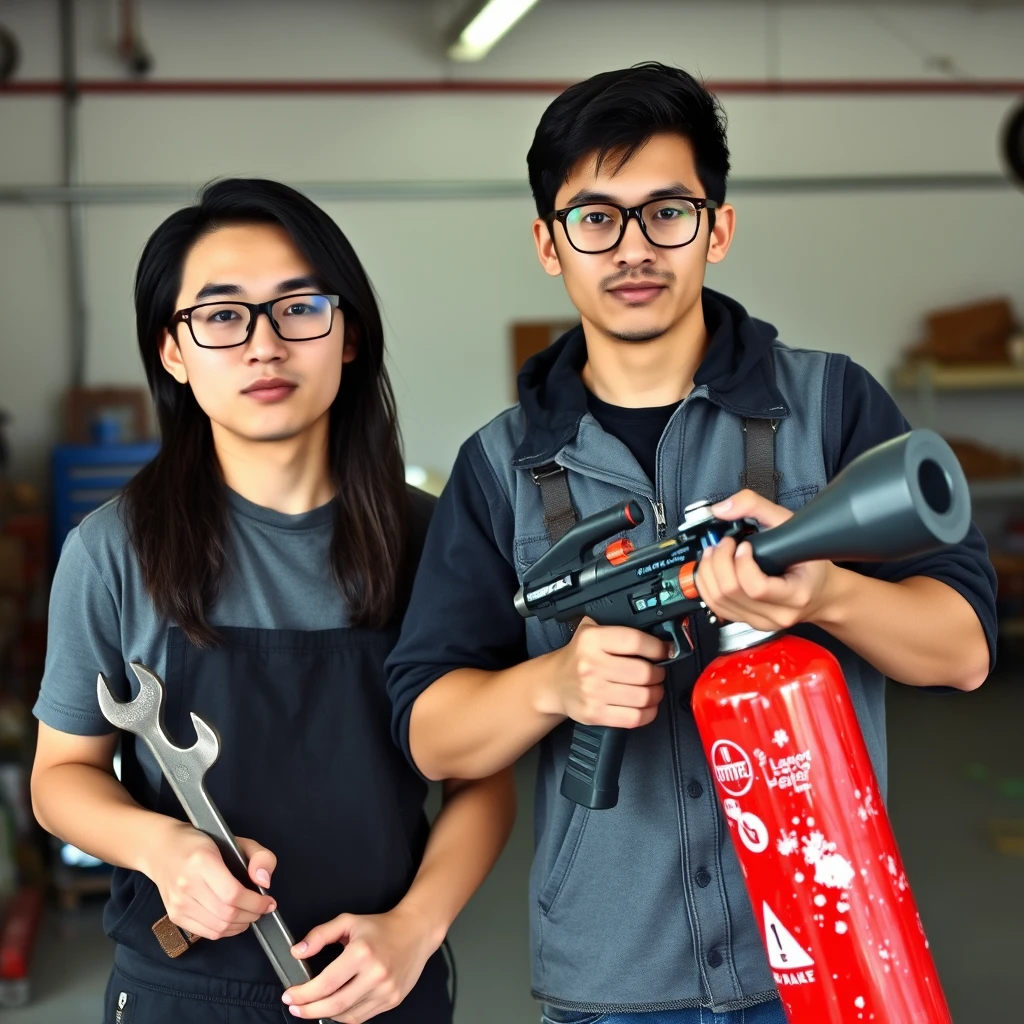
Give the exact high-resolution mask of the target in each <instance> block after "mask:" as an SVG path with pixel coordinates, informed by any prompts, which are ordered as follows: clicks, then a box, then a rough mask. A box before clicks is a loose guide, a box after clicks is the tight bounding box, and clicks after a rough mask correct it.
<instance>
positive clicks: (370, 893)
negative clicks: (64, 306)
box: [32, 180, 514, 1024]
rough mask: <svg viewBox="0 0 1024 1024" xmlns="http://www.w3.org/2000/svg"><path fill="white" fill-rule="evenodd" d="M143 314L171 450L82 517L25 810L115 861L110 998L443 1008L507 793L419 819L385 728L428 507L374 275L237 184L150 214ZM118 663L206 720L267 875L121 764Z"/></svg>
mask: <svg viewBox="0 0 1024 1024" xmlns="http://www.w3.org/2000/svg"><path fill="white" fill-rule="evenodd" d="M135 308H136V314H137V324H138V341H139V349H140V351H141V354H142V359H143V362H144V364H145V368H146V375H147V378H148V380H149V386H150V389H151V391H152V393H153V397H154V399H155V402H156V410H157V415H158V417H159V423H160V435H161V447H160V451H159V454H158V455H157V456H156V458H155V459H154V460H153V462H151V463H150V464H149V465H148V466H146V467H145V468H144V469H143V470H142V471H141V472H140V473H139V474H138V476H136V477H135V479H134V480H133V481H132V482H131V484H130V485H129V486H128V488H127V490H126V491H125V492H124V494H123V495H122V496H121V497H120V498H118V499H115V500H113V501H111V502H109V503H108V504H106V505H105V506H103V507H102V508H100V509H99V510H98V511H96V512H94V513H93V514H92V515H90V516H88V517H87V518H86V519H85V520H83V522H82V523H81V524H80V525H79V526H78V527H77V528H76V529H75V530H73V531H72V532H71V534H70V536H69V537H68V539H67V542H66V544H65V546H64V550H63V552H62V554H61V557H60V562H59V564H58V566H57V572H56V577H55V579H54V583H53V591H52V596H51V601H50V628H49V644H48V648H47V657H46V671H45V676H44V678H43V684H42V692H41V693H40V696H39V700H38V703H37V705H36V708H35V712H36V715H37V716H38V717H39V719H40V723H41V724H40V727H39V745H38V750H37V753H36V760H35V767H34V771H33V777H32V797H33V805H34V808H35V811H36V816H37V817H38V819H39V821H40V822H41V823H42V825H43V826H44V827H45V828H46V829H47V830H49V831H50V832H53V833H54V834H55V835H58V836H60V837H61V838H62V839H64V840H65V841H67V842H70V843H73V844H74V845H75V846H78V847H80V848H81V849H83V850H85V851H87V852H88V853H91V854H93V855H95V856H97V857H99V858H101V859H103V860H105V861H107V862H109V863H111V864H113V865H115V866H116V867H115V871H114V877H113V885H112V893H111V899H110V901H109V903H108V905H107V908H106V914H105V919H104V921H105V926H106V930H107V933H108V934H109V935H110V937H111V938H112V939H113V940H114V941H115V943H116V951H115V964H114V970H113V973H112V975H111V978H110V982H109V984H108V987H107V994H106V1004H105V1012H104V1016H103V1020H104V1021H114V1020H115V1019H116V1020H118V1021H122V1022H124V1024H129V1022H131V1021H132V1020H134V1021H135V1022H136V1024H143V1022H144V1024H178V1022H181V1021H187V1022H193V1021H194V1022H205V1021H209V1022H211V1024H213V1022H214V1021H216V1022H222V1021H224V1020H228V1019H230V1020H232V1021H239V1022H240V1024H241V1022H252V1024H261V1022H262V1024H271V1022H274V1021H276V1022H280V1021H281V1020H282V1019H288V1018H287V1017H285V1018H282V1014H283V1013H285V1011H286V1010H287V1011H289V1012H290V1015H291V1016H295V1017H300V1018H303V1019H317V1018H326V1017H332V1016H333V1017H334V1019H336V1020H339V1021H346V1022H357V1021H365V1020H367V1019H369V1018H371V1017H376V1016H377V1015H379V1014H383V1017H382V1018H381V1019H382V1020H387V1021H394V1022H395V1024H401V1022H408V1024H450V1021H451V1005H450V1000H449V996H448V991H447V984H446V982H447V971H446V969H445V965H444V961H443V958H442V955H441V953H440V946H441V943H442V940H443V939H444V936H445V933H446V931H447V929H448V926H449V925H450V924H451V921H452V920H453V918H454V917H455V915H456V914H457V913H458V912H459V910H460V909H461V908H462V906H463V905H464V904H465V902H466V901H467V900H468V899H469V897H470V895H471V894H472V893H473V892H474V891H475V889H476V888H477V886H478V885H479V884H480V882H481V881H482V880H483V878H484V876H485V874H486V873H487V871H488V870H489V869H490V867H491V865H492V864H493V863H494V861H495V859H496V858H497V856H498V854H499V852H500V851H501V848H502V846H503V845H504V842H505V839H506V838H507V836H508V832H509V829H510V828H511V821H512V817H513V815H514V793H513V791H512V789H511V786H510V780H509V777H508V773H499V774H498V775H497V776H496V777H494V778H489V779H485V780H481V781H479V782H470V783H449V784H447V785H446V787H445V799H444V806H443V808H442V810H441V812H440V815H439V817H438V818H437V820H436V822H435V824H434V827H433V829H430V828H429V827H428V823H427V819H426V817H425V815H424V810H423V802H424V797H425V794H426V787H425V785H424V783H423V781H422V780H421V779H419V778H418V777H417V776H416V775H415V774H414V773H413V772H412V770H411V769H410V767H409V765H408V763H407V762H406V760H405V759H404V758H403V757H402V755H401V753H400V751H398V750H397V749H396V748H395V746H394V744H393V743H392V741H391V736H390V706H389V703H388V699H387V694H386V692H385V687H384V675H383V665H384V659H385V657H386V655H387V653H388V652H389V651H390V649H391V647H392V645H393V644H394V642H395V640H396V639H397V635H398V624H399V622H400V621H401V617H402V613H403V611H404V608H405V604H406V601H407V597H408V589H409V584H410V581H411V576H412V573H413V571H414V569H415V565H416V560H417V558H418V555H419V548H420V546H421V544H422V536H423V532H424V530H425V528H426V522H427V519H428V518H429V515H430V512H431V505H432V500H431V499H429V498H428V497H427V496H426V495H424V494H422V493H420V492H412V491H410V490H408V489H407V488H406V485H405V480H404V471H403V465H402V457H401V451H400V446H399V436H398V428H397V423H396V416H395V407H394V400H393V397H392V392H391V385H390V383H389V381H388V375H387V371H386V369H385V366H384V336H383V328H382V326H381V320H380V314H379V312H378V309H377V305H376V302H375V300H374V296H373V291H372V288H371V286H370V282H369V280H368V278H367V276H366V274H365V272H364V271H363V268H362V266H361V265H360V263H359V260H358V258H357V256H356V254H355V252H353V250H352V247H351V246H350V245H349V242H348V240H347V239H346V238H345V236H344V235H343V234H342V232H341V231H340V230H339V228H338V227H337V225H336V224H334V223H333V221H332V220H331V219H330V218H329V217H328V216H327V214H325V213H324V212H323V211H322V210H320V209H319V208H318V207H316V206H315V205H314V204H313V203H312V202H310V201H309V200H308V199H307V198H305V197H304V196H302V195H300V194H299V193H297V192H295V191H294V190H292V189H290V188H287V187H286V186H284V185H280V184H277V183H275V182H269V181H259V180H227V181H221V182H218V183H216V184H213V185H211V186H209V187H208V188H206V189H205V190H204V192H203V193H202V195H201V196H200V198H199V201H198V203H197V204H196V205H194V206H190V207H188V208H186V209H183V210H180V211H178V212H177V213H175V214H173V215H171V216H170V217H169V218H168V219H167V220H166V221H164V223H163V224H161V225H160V227H159V228H157V230H156V232H155V233H154V234H153V236H152V237H151V238H150V240H149V242H148V244H147V245H146V248H145V251H144V252H143V254H142V259H141V261H140V263H139V269H138V274H137V277H136V286H135ZM131 662H141V663H142V664H144V665H146V666H147V667H149V668H150V669H152V670H153V671H155V672H156V673H157V674H158V675H159V676H161V677H162V678H163V679H164V680H165V683H166V689H167V695H166V706H165V712H164V717H165V722H166V724H167V727H168V729H169V731H170V734H171V737H172V739H174V740H175V741H176V742H177V743H178V744H179V745H180V746H189V745H190V742H191V739H190V735H189V731H190V730H189V726H188V725H187V724H186V723H187V721H188V715H189V713H190V712H196V713H197V714H199V715H200V716H201V717H202V718H204V719H205V720H206V721H207V722H209V723H211V724H212V725H213V726H214V727H215V728H216V729H217V730H218V732H219V733H220V737H221V749H222V752H221V756H220V759H219V760H218V763H217V764H216V766H215V768H214V769H213V770H212V771H211V773H210V775H209V778H208V785H209V790H210V793H211V796H212V798H213V800H214V802H215V803H216V804H217V805H218V807H219V808H220V810H221V812H222V813H223V815H224V818H225V820H226V821H227V823H228V825H229V827H230V828H232V829H233V830H234V831H235V832H236V833H239V834H241V835H243V836H252V837H254V838H253V839H241V840H240V843H241V845H242V847H243V850H244V852H245V854H246V856H247V857H248V858H249V875H250V877H251V879H252V882H253V883H254V884H258V885H260V886H262V887H263V888H264V889H268V890H269V893H270V895H262V894H260V893H259V892H256V891H253V890H252V889H249V888H246V887H245V886H243V885H241V884H240V883H239V882H238V881H236V880H235V878H234V876H233V875H232V874H231V873H230V872H229V871H228V869H227V867H226V866H225V864H224V862H223V860H222V859H221V856H220V853H219V852H218V849H217V847H216V846H215V845H214V843H213V841H212V840H211V839H209V838H208V837H207V836H205V835H203V834H202V833H200V832H198V831H196V830H195V829H193V828H192V827H191V826H190V825H188V824H187V822H185V821H184V820H183V814H182V810H181V808H180V806H178V804H177V801H176V800H175V797H174V795H173V793H172V792H171V791H170V789H169V787H168V785H167V783H166V781H164V780H162V778H161V773H160V770H159V768H158V766H157V764H156V762H155V761H154V759H153V758H152V756H151V755H150V754H149V752H148V750H147V749H146V748H145V747H144V746H143V745H142V744H136V743H135V742H134V738H133V737H131V736H128V735H125V736H124V737H122V739H123V744H122V760H121V768H122V770H121V780H120V781H118V779H117V778H115V776H114V772H113V769H112V761H113V756H114V752H115V748H116V746H117V741H118V736H117V734H115V733H113V732H112V731H111V729H110V726H109V725H108V723H107V722H106V720H105V719H104V717H103V715H102V714H101V712H100V709H99V706H98V702H97V697H96V677H97V673H99V672H102V673H103V674H104V675H105V676H106V677H107V679H108V680H110V681H111V683H112V684H113V685H114V686H115V687H116V689H117V690H118V691H119V696H120V698H121V699H122V700H127V699H128V698H129V696H130V692H131V689H130V688H131V687H132V686H134V687H135V688H136V689H137V684H136V683H134V680H133V675H132V672H131V671H130V670H129V666H130V663H131ZM275 906H276V907H279V908H280V912H281V915H282V917H283V918H284V920H285V922H286V923H287V924H288V925H289V926H290V928H291V931H292V932H293V934H295V935H296V936H304V938H300V940H299V942H298V944H297V946H296V948H295V949H294V950H293V954H294V955H295V956H296V957H298V958H301V959H311V966H312V967H313V971H314V973H315V974H316V977H314V979H313V980H312V981H311V982H308V983H307V984H305V985H301V986H297V987H293V988H291V989H289V990H288V991H287V992H285V993H282V991H281V987H280V985H279V984H278V983H277V980H276V977H275V975H274V972H273V970H272V969H271V965H270V963H269V962H268V960H267V959H266V958H265V957H264V955H263V952H262V950H261V949H260V946H259V944H258V942H257V939H256V936H255V935H254V934H253V933H252V932H251V930H249V925H250V924H251V923H252V922H253V921H255V920H257V919H258V918H259V917H260V916H261V915H263V914H266V913H268V912H270V911H272V910H273V909H274V908H275ZM154 925H157V926H158V927H157V929H156V930H155V931H154V927H153V926H154ZM194 938H198V941H192V939H194ZM337 943H341V944H342V945H344V947H345V948H344V952H342V953H341V954H340V956H338V955H337V954H338V950H337V949H333V950H332V949H330V948H325V947H331V946H333V945H334V944H337ZM165 951H166V952H165ZM167 953H170V954H171V955H170V956H169V955H167ZM318 972H319V973H318ZM282 998H283V1000H284V1002H283V1003H282ZM403 1000H404V1001H403ZM399 1003H400V1004H401V1005H399ZM285 1004H288V1005H287V1006H286V1005H285ZM396 1006H397V1009H395V1007H396ZM389 1011H390V1012H389Z"/></svg>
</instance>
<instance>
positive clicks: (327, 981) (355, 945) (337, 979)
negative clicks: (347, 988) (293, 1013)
mask: <svg viewBox="0 0 1024 1024" xmlns="http://www.w3.org/2000/svg"><path fill="white" fill-rule="evenodd" d="M369 953H370V951H369V947H368V946H367V945H366V943H365V942H360V941H359V940H356V941H355V942H350V943H349V944H348V945H347V946H346V947H345V951H344V952H343V953H342V954H341V956H339V957H338V958H337V959H336V960H334V961H333V962H332V963H329V964H328V965H327V966H326V967H325V968H324V969H323V970H322V971H321V972H320V973H319V974H318V975H317V976H316V977H315V978H313V979H312V980H311V981H306V982H303V984H301V985H294V986H293V987H292V988H290V989H288V990H287V992H285V994H284V1001H285V1002H286V1003H288V1004H290V1005H293V1006H308V1005H309V1004H310V1003H313V1002H316V1001H317V1000H322V999H326V998H327V997H328V996H330V995H332V994H333V993H335V992H337V991H338V989H340V988H341V987H342V986H343V985H345V984H347V983H348V982H350V981H351V980H352V979H353V978H354V977H355V976H356V975H357V974H358V973H359V972H360V970H364V969H365V968H366V967H367V965H368V963H369ZM328 1016H330V1015H329V1014H328Z"/></svg>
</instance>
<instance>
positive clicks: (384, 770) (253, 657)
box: [104, 627, 451, 1024]
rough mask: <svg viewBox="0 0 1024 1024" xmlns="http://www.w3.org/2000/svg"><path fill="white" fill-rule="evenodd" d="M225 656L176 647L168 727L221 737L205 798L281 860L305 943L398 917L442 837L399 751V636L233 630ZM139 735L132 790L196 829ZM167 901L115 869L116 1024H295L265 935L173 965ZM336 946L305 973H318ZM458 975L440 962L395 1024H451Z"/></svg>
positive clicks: (287, 915) (109, 1015) (295, 931)
mask: <svg viewBox="0 0 1024 1024" xmlns="http://www.w3.org/2000/svg"><path fill="white" fill-rule="evenodd" d="M220 634H221V637H222V640H221V642H220V644H219V645H218V646H216V647H214V648H211V649H207V650H201V649H198V648H196V647H193V646H192V645H191V644H190V643H189V642H188V640H187V639H186V638H185V636H184V634H183V633H182V632H181V630H180V629H178V628H177V627H174V628H172V629H171V632H170V636H169V639H168V644H167V668H166V672H165V677H166V678H165V683H166V687H167V697H166V702H165V707H164V721H165V726H166V729H167V732H168V734H169V735H170V737H171V739H172V740H173V741H174V742H176V743H178V744H179V745H180V746H183V747H187V746H190V745H191V744H192V743H193V742H195V733H194V730H193V729H192V724H191V721H190V719H189V712H191V711H194V712H196V714H198V715H200V716H201V717H202V718H204V719H206V720H207V721H208V722H209V723H210V724H211V725H213V726H215V727H216V729H217V731H218V732H219V733H220V737H221V754H220V759H219V760H218V761H217V763H216V764H215V765H214V766H213V767H212V768H211V769H210V771H209V772H208V774H207V777H206V785H207V789H208V790H209V793H210V796H211V797H212V799H213V802H214V803H215V804H216V805H217V807H218V808H219V809H220V812H221V814H222V815H223V817H224V820H225V821H226V822H227V824H228V827H229V828H230V829H231V830H232V832H234V834H235V835H237V836H245V837H247V838H251V839H255V840H256V841H257V842H259V843H261V844H262V845H264V846H266V847H267V848H268V849H270V850H271V851H273V853H275V854H276V855H277V858H278V865H277V869H276V871H275V872H274V876H273V879H272V881H271V885H270V890H269V891H270V893H271V894H272V895H273V897H274V898H275V899H276V900H277V904H278V910H279V912H280V914H281V915H282V917H283V918H284V920H285V922H286V923H287V925H288V927H289V929H290V930H291V933H292V935H293V936H294V938H295V940H296V941H299V939H301V938H302V937H303V936H304V935H305V934H306V933H307V932H308V931H309V930H310V929H311V928H312V927H313V926H314V925H318V924H323V923H324V922H326V921H329V920H330V919H331V918H333V917H336V916H337V915H338V914H341V913H352V914H375V913H382V912H384V911H387V910H390V909H391V908H392V907H393V906H394V905H395V904H396V903H398V902H399V900H400V899H401V898H402V897H403V896H404V895H405V893H406V892H407V890H408V888H409V886H410V885H411V883H412V880H413V877H414V876H415V874H416V871H417V868H418V866H419V863H420V860H421V858H422V855H423V849H424V846H425V844H426V839H427V835H428V832H429V825H428V822H427V819H426V815H425V813H424V810H423V802H424V798H425V795H426V784H425V783H424V782H423V781H422V779H420V778H419V776H418V775H416V773H415V772H414V771H413V770H412V768H411V767H410V766H409V764H408V762H407V761H406V759H405V756H404V755H403V754H402V752H401V751H400V750H399V749H398V748H397V747H396V746H395V745H394V744H393V742H392V739H391V704H390V701H389V699H388V696H387V693H386V691H385V674H384V661H385V658H386V657H387V655H388V653H389V652H390V650H391V648H392V647H393V646H394V643H395V641H396V639H397V634H398V630H397V628H389V629H384V630H366V629H331V630H323V631H318V632H302V631H298V630H269V629H243V628H237V627H231V628H223V629H221V630H220ZM135 742H137V741H136V739H135V737H134V736H130V735H125V737H124V744H123V750H122V755H121V777H122V782H123V783H124V785H125V787H126V789H127V790H128V791H129V793H131V794H132V796H133V797H134V798H135V799H136V800H137V801H138V802H139V803H140V804H142V806H144V807H147V808H149V809H152V810H155V811H158V812H160V813H162V814H168V815H171V816H173V817H176V818H179V819H181V820H186V818H185V814H184V812H183V810H182V809H181V805H180V804H179V803H178V801H177V798H176V797H175V796H174V794H173V792H172V791H171V789H170V787H169V786H168V785H167V782H166V780H163V779H162V780H161V784H160V786H159V789H158V790H157V791H154V790H153V788H152V786H150V785H149V784H148V783H147V782H146V780H145V778H144V776H143V774H142V772H141V770H140V768H139V764H138V761H137V759H136V756H135V746H134V744H135ZM164 913H165V911H164V907H163V902H162V900H161V898H160V893H159V891H158V890H157V888H156V886H155V885H154V884H153V883H152V882H151V881H150V880H149V879H148V878H147V877H146V876H145V875H142V874H141V873H139V872H135V871H128V870H126V869H121V868H118V869H115V871H114V876H113V881H112V886H111V899H110V902H109V903H108V905H107V909H106V913H105V916H104V927H105V929H106V931H107V934H108V935H109V936H110V937H111V938H112V939H113V940H114V941H115V942H116V943H117V950H116V952H115V967H114V973H113V975H112V977H111V979H110V983H109V985H108V987H107V997H106V1009H105V1016H104V1024H108V1022H109V1024H132V1020H133V1018H134V1020H135V1021H136V1022H144V1024H172V1022H182V1021H185V1022H192V1021H195V1022H197V1024H198V1022H203V1021H206V1020H210V1021H211V1022H212V1021H215V1020H216V1021H220V1022H223V1021H225V1020H230V1021H231V1022H233V1024H234V1022H238V1024H242V1022H245V1024H250V1022H253V1024H256V1022H259V1024H263V1022H266V1024H271V1022H273V1024H279V1022H280V1021H281V1020H282V1019H284V1020H295V1018H294V1017H292V1016H291V1015H290V1014H288V1013H287V1012H286V1009H287V1008H286V1007H284V1004H283V1003H282V1002H281V993H282V987H281V984H280V982H279V981H278V979H277V976H276V975H275V973H274V971H273V968H272V967H271V966H270V963H269V961H268V960H267V959H266V957H265V955H264V953H263V951H262V949H261V948H260V946H259V943H258V941H257V939H256V936H255V935H254V934H253V932H252V930H251V929H248V930H246V931H245V932H243V933H242V934H241V935H237V936H233V937H232V938H228V939H221V940H219V941H216V942H213V941H209V940H206V939H201V940H200V941H198V942H197V943H196V944H195V945H194V946H192V947H191V948H190V949H188V950H187V951H186V952H185V953H183V954H182V955H181V956H180V957H177V958H175V959H171V958H170V957H168V956H167V955H166V954H165V953H164V952H163V950H162V949H161V948H160V945H159V943H158V942H157V940H156V938H155V936H154V935H153V933H152V931H151V928H152V925H153V924H154V923H155V922H156V921H157V920H159V919H160V918H161V917H162V916H163V915H164ZM340 953H341V949H340V947H338V946H331V947H328V948H327V949H325V950H324V951H323V952H322V953H321V954H319V955H318V956H317V957H315V958H313V959H311V960H309V961H307V963H308V965H309V967H310V971H311V973H313V974H317V973H319V971H320V970H322V969H323V967H324V966H325V965H326V964H327V963H329V962H330V961H331V960H333V959H335V958H336V957H337V956H338V955H340ZM447 982H448V972H447V966H446V964H445V963H444V960H443V956H442V954H441V953H440V951H439V952H438V953H436V954H435V955H434V956H433V957H432V958H431V959H430V960H429V961H428V963H427V966H426V968H425V969H424V971H423V975H422V977H421V978H420V981H419V983H418V984H417V985H416V986H415V988H414V989H413V990H412V992H410V993H409V995H408V996H407V997H406V999H405V1001H404V1002H403V1003H402V1004H401V1006H399V1007H397V1008H396V1009H394V1010H391V1011H389V1012H387V1013H384V1014H381V1015H379V1017H376V1018H374V1020H380V1021H381V1024H450V1022H451V1005H450V1002H449V997H448V988H447Z"/></svg>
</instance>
